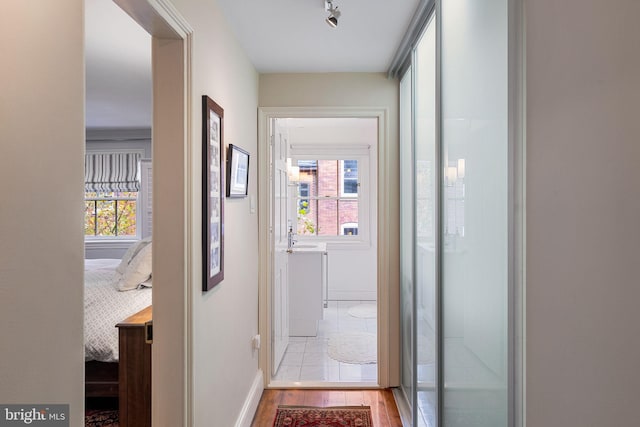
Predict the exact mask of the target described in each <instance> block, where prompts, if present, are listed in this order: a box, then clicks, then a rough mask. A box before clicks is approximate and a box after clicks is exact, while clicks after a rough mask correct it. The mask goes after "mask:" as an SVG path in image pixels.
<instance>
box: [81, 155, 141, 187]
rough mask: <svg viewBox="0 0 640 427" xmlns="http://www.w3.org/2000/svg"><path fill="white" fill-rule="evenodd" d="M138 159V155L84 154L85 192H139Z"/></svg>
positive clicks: (139, 156)
mask: <svg viewBox="0 0 640 427" xmlns="http://www.w3.org/2000/svg"><path fill="white" fill-rule="evenodd" d="M140 158H141V155H140V153H106V154H97V153H95V154H93V153H92V154H86V155H85V156H84V185H85V191H88V192H94V191H95V192H111V191H139V190H140V173H139V170H138V169H139V165H140Z"/></svg>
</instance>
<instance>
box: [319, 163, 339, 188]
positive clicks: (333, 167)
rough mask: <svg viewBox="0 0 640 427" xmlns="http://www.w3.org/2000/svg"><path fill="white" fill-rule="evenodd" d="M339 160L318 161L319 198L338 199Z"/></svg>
mask: <svg viewBox="0 0 640 427" xmlns="http://www.w3.org/2000/svg"><path fill="white" fill-rule="evenodd" d="M338 167H339V166H338V161H337V160H318V197H338V178H339V173H338V171H339V169H338Z"/></svg>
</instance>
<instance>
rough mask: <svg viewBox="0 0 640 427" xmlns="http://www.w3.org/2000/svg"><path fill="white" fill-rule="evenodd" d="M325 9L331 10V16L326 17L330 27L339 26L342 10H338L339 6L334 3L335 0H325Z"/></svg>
mask: <svg viewBox="0 0 640 427" xmlns="http://www.w3.org/2000/svg"><path fill="white" fill-rule="evenodd" d="M324 10H325V11H326V12H329V16H327V19H325V22H326V23H327V24H329V26H330V27H333V28H335V27H337V26H338V18H340V11H339V10H338V6H334V5H333V0H325V1H324Z"/></svg>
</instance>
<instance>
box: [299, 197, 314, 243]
mask: <svg viewBox="0 0 640 427" xmlns="http://www.w3.org/2000/svg"><path fill="white" fill-rule="evenodd" d="M317 212H318V201H317V200H308V199H304V200H300V199H299V200H298V212H297V216H298V234H303V235H307V236H308V235H315V234H316V230H317V224H318V220H317V216H316V214H317Z"/></svg>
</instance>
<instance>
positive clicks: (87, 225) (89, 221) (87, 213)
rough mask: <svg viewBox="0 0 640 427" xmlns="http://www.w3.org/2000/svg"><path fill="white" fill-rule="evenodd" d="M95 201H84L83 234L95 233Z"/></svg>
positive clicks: (91, 234) (93, 234)
mask: <svg viewBox="0 0 640 427" xmlns="http://www.w3.org/2000/svg"><path fill="white" fill-rule="evenodd" d="M95 214H96V202H94V201H88V202H84V235H85V236H95V235H96V217H95Z"/></svg>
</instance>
